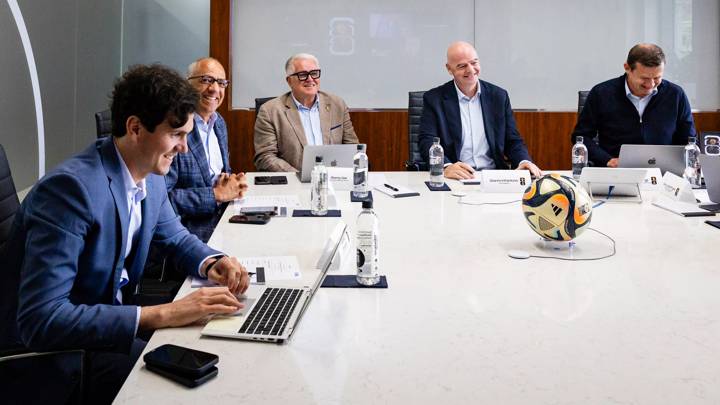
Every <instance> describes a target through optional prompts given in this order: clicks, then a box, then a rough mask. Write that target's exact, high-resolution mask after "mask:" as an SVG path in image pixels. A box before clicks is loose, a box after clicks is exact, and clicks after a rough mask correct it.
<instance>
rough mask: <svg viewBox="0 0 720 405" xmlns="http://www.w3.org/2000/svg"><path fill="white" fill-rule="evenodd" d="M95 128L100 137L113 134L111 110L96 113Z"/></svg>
mask: <svg viewBox="0 0 720 405" xmlns="http://www.w3.org/2000/svg"><path fill="white" fill-rule="evenodd" d="M95 130H96V131H97V137H98V138H104V137H106V136H110V135H111V134H112V115H111V113H110V110H105V111H100V112H96V113H95Z"/></svg>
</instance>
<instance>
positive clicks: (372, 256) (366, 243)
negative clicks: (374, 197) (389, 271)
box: [355, 201, 380, 285]
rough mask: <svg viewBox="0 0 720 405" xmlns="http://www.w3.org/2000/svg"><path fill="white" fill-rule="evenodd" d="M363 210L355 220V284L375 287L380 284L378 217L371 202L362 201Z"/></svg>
mask: <svg viewBox="0 0 720 405" xmlns="http://www.w3.org/2000/svg"><path fill="white" fill-rule="evenodd" d="M362 208H363V210H362V211H361V212H360V215H358V218H357V227H356V228H357V238H356V239H355V246H357V276H356V279H357V282H358V283H360V284H362V285H375V284H377V283H379V282H380V273H379V272H378V261H379V256H378V217H377V215H375V211H373V202H372V201H363V203H362Z"/></svg>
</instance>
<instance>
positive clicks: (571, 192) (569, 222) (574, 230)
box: [522, 173, 592, 241]
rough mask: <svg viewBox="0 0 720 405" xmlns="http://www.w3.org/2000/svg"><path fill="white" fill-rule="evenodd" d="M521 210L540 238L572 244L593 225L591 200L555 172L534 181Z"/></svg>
mask: <svg viewBox="0 0 720 405" xmlns="http://www.w3.org/2000/svg"><path fill="white" fill-rule="evenodd" d="M522 209H523V214H525V219H526V220H527V222H528V225H530V228H532V230H533V231H535V232H537V234H538V235H540V236H542V237H543V238H545V239H549V240H556V241H569V240H572V239H575V238H576V237H577V236H578V235H580V234H581V233H582V232H583V231H584V230H585V229H586V228H587V227H588V226H589V225H590V219H591V218H592V199H591V198H590V196H589V195H588V193H587V191H585V189H584V188H582V186H580V185H579V184H578V183H577V182H576V181H575V180H573V179H571V178H570V177H567V176H562V175H559V174H555V173H553V174H548V175H545V176H543V177H541V178H539V179H537V180H535V181H533V182H532V184H531V185H530V187H528V188H527V190H525V194H524V195H523V200H522Z"/></svg>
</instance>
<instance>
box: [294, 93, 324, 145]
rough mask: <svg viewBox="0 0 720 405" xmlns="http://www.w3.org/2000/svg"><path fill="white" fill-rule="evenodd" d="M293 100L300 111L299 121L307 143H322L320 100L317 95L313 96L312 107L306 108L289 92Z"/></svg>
mask: <svg viewBox="0 0 720 405" xmlns="http://www.w3.org/2000/svg"><path fill="white" fill-rule="evenodd" d="M290 96H291V97H292V100H293V102H294V103H295V105H296V106H297V109H298V112H299V113H300V121H301V122H302V126H303V131H304V132H305V138H306V140H307V144H308V145H322V144H323V136H322V129H321V128H320V100H319V97H318V96H317V95H316V96H315V102H314V103H313V105H312V107H310V108H307V107H305V106H304V105H302V104H301V103H300V102H299V101H297V100H296V99H295V96H293V95H292V93H290Z"/></svg>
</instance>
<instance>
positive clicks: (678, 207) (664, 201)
mask: <svg viewBox="0 0 720 405" xmlns="http://www.w3.org/2000/svg"><path fill="white" fill-rule="evenodd" d="M653 205H655V206H656V207H660V208H662V209H665V210H668V211H670V212H673V213H675V214H678V215H682V216H684V217H705V216H713V215H715V213H714V212H711V211H708V210H706V209H702V208H700V207H698V205H697V204H692V203H687V202H684V201H674V200H671V199H670V198H668V197H665V196H658V197H657V198H655V200H654V201H653Z"/></svg>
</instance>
